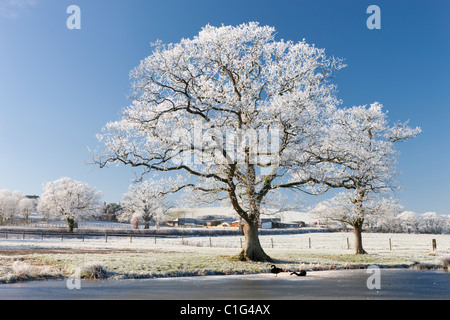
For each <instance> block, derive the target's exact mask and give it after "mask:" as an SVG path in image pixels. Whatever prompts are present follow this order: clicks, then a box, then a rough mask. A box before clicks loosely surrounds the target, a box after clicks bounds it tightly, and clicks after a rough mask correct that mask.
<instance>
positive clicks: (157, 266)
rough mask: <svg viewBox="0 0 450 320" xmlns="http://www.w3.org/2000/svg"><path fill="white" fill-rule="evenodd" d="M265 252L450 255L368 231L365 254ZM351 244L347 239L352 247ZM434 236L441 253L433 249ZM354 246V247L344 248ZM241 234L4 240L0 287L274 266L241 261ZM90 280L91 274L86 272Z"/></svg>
mask: <svg viewBox="0 0 450 320" xmlns="http://www.w3.org/2000/svg"><path fill="white" fill-rule="evenodd" d="M260 239H261V243H262V246H263V247H264V249H265V251H266V252H267V253H268V254H269V255H270V256H271V257H272V258H273V259H274V260H275V264H276V265H277V266H279V267H282V268H284V269H286V270H301V269H306V270H333V269H352V268H360V267H363V266H367V265H371V264H378V265H381V266H383V267H408V266H411V265H413V264H416V265H417V263H419V264H420V266H421V267H422V268H423V267H425V268H442V263H443V262H442V261H443V259H444V258H448V257H449V256H450V235H430V234H383V233H366V234H363V243H364V247H365V249H366V251H367V252H368V253H369V254H367V255H355V254H354V251H353V234H352V233H345V232H340V233H307V234H292V235H262V236H261V237H260ZM347 239H348V242H347ZM432 239H436V242H437V250H436V251H433V250H432ZM347 243H348V244H349V248H348V247H347ZM239 250H240V237H237V236H223V237H211V238H210V237H185V238H184V239H182V238H157V239H156V243H155V239H154V238H152V237H150V238H136V239H134V238H133V239H132V242H131V241H130V239H129V238H127V237H108V239H105V238H86V239H85V241H82V240H81V239H64V241H61V239H58V238H52V239H44V240H41V238H40V237H37V236H36V238H27V239H25V240H23V239H22V236H18V235H16V236H9V237H8V239H0V283H11V282H16V281H22V280H34V279H49V278H64V277H68V276H70V275H73V274H74V273H75V272H77V271H79V270H86V269H89V266H90V267H92V266H97V267H100V268H101V269H102V270H103V271H105V273H104V274H103V277H105V278H108V279H127V278H154V277H174V276H193V275H213V274H221V275H233V274H250V273H265V272H268V271H269V269H270V265H271V264H272V263H262V262H246V261H239V260H238V259H237V258H236V255H237V254H238V253H239ZM85 276H86V277H89V273H86V275H85Z"/></svg>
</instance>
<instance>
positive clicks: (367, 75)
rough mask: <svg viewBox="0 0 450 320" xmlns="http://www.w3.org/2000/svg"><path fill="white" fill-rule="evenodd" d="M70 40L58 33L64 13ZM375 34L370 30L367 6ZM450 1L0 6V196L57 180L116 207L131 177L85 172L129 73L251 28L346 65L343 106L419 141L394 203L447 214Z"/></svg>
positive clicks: (21, 2)
mask: <svg viewBox="0 0 450 320" xmlns="http://www.w3.org/2000/svg"><path fill="white" fill-rule="evenodd" d="M73 4H75V5H78V6H79V7H80V8H81V26H82V29H81V30H69V29H67V27H66V20H67V18H68V17H69V14H67V13H66V10H67V7H68V6H69V5H73ZM372 4H375V5H378V6H379V7H380V9H381V30H369V29H368V28H367V27H366V20H367V18H368V17H369V14H367V13H366V9H367V7H368V6H369V5H372ZM449 16H450V2H449V1H447V0H441V1H439V0H434V1H414V0H396V1H378V0H341V1H337V0H304V1H300V0H299V1H288V0H278V1H267V0H265V1H261V0H259V1H251V0H240V1H235V0H230V1H204V0H191V1H185V0H184V1H179V0H176V1H175V0H165V1H153V0H133V1H125V0H121V1H103V0H0V189H9V190H19V191H21V192H23V193H26V194H40V193H41V192H42V183H43V182H47V181H52V180H55V179H58V178H60V177H63V176H68V177H71V178H73V179H77V180H81V181H84V182H87V183H88V184H90V185H92V186H95V187H97V188H98V189H100V190H102V192H103V194H104V200H105V201H107V202H113V201H119V200H120V199H121V198H122V194H123V193H124V192H126V191H127V189H128V185H129V183H130V181H131V180H132V179H133V178H134V177H135V176H134V172H133V171H132V170H131V169H130V168H123V167H117V168H116V167H112V168H108V169H102V170H100V169H98V168H97V167H94V166H89V165H86V162H89V161H90V156H89V151H88V148H95V147H96V146H97V140H96V138H95V135H96V134H97V133H100V131H101V128H102V127H103V126H104V125H105V124H106V123H107V122H108V121H111V120H116V119H118V116H119V112H120V110H121V109H122V108H123V107H125V106H126V105H127V104H128V103H129V101H128V100H127V94H128V92H129V88H130V82H129V72H130V71H131V70H132V69H133V68H134V67H135V66H137V65H138V64H139V62H140V61H141V60H142V59H143V58H145V57H146V56H148V55H149V54H150V53H151V47H150V45H149V44H150V43H151V42H154V41H156V40H158V39H159V40H162V41H163V42H178V41H179V40H180V39H181V38H183V37H184V38H192V37H193V36H194V35H196V34H198V32H199V31H200V29H201V28H202V27H203V26H205V25H206V24H208V23H209V24H212V25H217V26H219V25H221V24H226V25H237V24H241V23H243V22H249V21H259V22H260V23H261V24H262V25H271V26H274V27H275V28H276V29H277V32H278V38H279V39H281V38H283V39H286V40H293V41H299V40H301V39H303V38H305V39H306V41H307V42H309V43H314V44H316V46H318V47H321V48H325V49H326V52H327V54H328V55H334V56H336V57H341V58H345V61H346V63H347V64H348V67H347V68H346V69H344V70H342V71H341V72H340V73H339V74H338V77H337V78H336V84H337V85H338V89H339V98H341V99H342V100H343V103H344V106H352V105H363V104H370V103H373V102H375V101H378V102H380V103H382V104H383V105H384V106H385V108H386V109H387V110H389V115H390V119H391V120H392V121H396V120H402V121H405V120H410V124H411V125H412V126H420V127H422V129H423V133H422V134H421V135H420V136H419V137H418V138H417V139H415V140H413V141H410V142H408V143H406V144H402V145H400V146H399V150H400V152H401V156H400V159H399V162H400V165H399V170H400V171H401V172H402V175H401V176H400V181H401V183H402V186H403V188H404V190H403V191H402V192H401V193H400V194H399V196H400V200H401V203H402V204H403V205H404V206H405V207H406V209H408V210H412V211H415V212H417V213H423V212H425V211H436V212H438V213H440V214H450V201H449V200H448V198H447V197H448V196H449V195H450V185H449V181H450V170H449V159H450V148H449V144H450V143H449V139H450V125H449V124H448V123H449V120H450V90H449V89H450V77H449V75H450V59H449V57H450V41H449V40H450V34H449V32H450V19H449Z"/></svg>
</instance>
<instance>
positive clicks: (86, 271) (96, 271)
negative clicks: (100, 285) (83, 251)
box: [80, 261, 108, 279]
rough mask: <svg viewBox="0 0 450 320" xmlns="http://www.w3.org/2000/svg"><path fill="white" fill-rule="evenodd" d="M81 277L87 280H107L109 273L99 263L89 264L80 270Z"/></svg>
mask: <svg viewBox="0 0 450 320" xmlns="http://www.w3.org/2000/svg"><path fill="white" fill-rule="evenodd" d="M80 276H81V277H82V278H87V279H105V278H107V276H108V271H106V268H105V267H104V266H103V265H102V264H101V263H99V262H95V261H93V262H88V263H86V264H85V265H83V266H82V267H81V268H80Z"/></svg>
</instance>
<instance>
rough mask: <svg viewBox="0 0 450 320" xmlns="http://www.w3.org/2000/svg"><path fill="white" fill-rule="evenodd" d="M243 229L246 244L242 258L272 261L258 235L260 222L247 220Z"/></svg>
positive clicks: (240, 255)
mask: <svg viewBox="0 0 450 320" xmlns="http://www.w3.org/2000/svg"><path fill="white" fill-rule="evenodd" d="M243 231H244V235H245V244H244V248H243V249H242V251H241V253H240V254H239V257H240V258H241V259H242V260H251V261H270V262H272V258H270V257H269V256H268V255H267V254H266V253H265V252H264V250H263V248H262V247H261V243H260V242H259V237H258V222H256V223H254V222H253V223H248V222H246V223H245V224H244V226H243Z"/></svg>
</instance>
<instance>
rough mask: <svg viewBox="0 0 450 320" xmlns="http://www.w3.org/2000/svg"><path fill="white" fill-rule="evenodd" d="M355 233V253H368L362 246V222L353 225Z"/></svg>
mask: <svg viewBox="0 0 450 320" xmlns="http://www.w3.org/2000/svg"><path fill="white" fill-rule="evenodd" d="M353 233H354V234H355V254H367V252H366V250H364V249H363V246H362V235H361V233H362V223H359V222H357V223H356V224H355V225H353Z"/></svg>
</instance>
